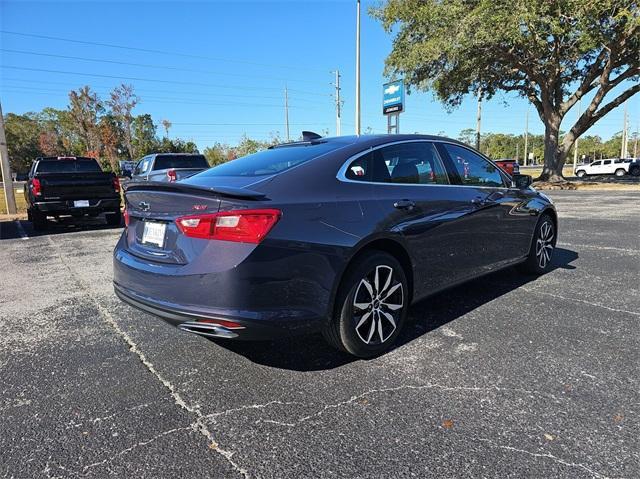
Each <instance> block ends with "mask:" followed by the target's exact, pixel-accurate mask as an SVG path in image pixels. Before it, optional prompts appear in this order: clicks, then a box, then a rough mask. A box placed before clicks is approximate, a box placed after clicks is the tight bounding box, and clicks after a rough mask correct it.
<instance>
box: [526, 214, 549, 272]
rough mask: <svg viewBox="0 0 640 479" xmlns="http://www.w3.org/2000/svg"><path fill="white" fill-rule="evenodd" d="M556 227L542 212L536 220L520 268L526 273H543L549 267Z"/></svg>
mask: <svg viewBox="0 0 640 479" xmlns="http://www.w3.org/2000/svg"><path fill="white" fill-rule="evenodd" d="M556 241H557V235H556V227H555V223H554V222H553V219H552V218H551V216H550V215H548V214H543V215H542V216H541V217H540V219H539V220H538V224H537V225H536V229H535V231H534V233H533V240H532V241H531V248H530V250H529V255H528V256H527V259H526V261H525V262H524V263H522V264H521V265H520V270H521V271H522V272H523V273H528V274H538V275H540V274H544V273H546V272H548V271H549V269H551V259H552V257H553V252H554V250H555V248H556Z"/></svg>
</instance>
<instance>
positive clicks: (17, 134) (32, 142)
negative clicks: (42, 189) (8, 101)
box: [4, 113, 40, 171]
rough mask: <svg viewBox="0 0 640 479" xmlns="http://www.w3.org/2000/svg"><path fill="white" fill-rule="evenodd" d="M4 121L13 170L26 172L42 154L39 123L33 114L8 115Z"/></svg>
mask: <svg viewBox="0 0 640 479" xmlns="http://www.w3.org/2000/svg"><path fill="white" fill-rule="evenodd" d="M4 121H5V134H6V137H7V149H8V150H9V160H10V164H11V169H12V170H13V171H26V170H28V169H29V167H30V166H31V162H32V161H33V158H35V157H36V156H38V154H39V152H40V149H39V130H38V121H37V119H36V118H35V115H34V114H32V113H27V114H26V115H15V114H13V113H8V114H6V115H5V118H4Z"/></svg>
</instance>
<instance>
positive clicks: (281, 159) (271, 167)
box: [197, 142, 345, 177]
mask: <svg viewBox="0 0 640 479" xmlns="http://www.w3.org/2000/svg"><path fill="white" fill-rule="evenodd" d="M343 146H345V145H344V144H336V143H328V142H322V143H312V144H308V143H307V144H299V145H295V146H281V147H278V148H273V149H270V150H264V151H259V152H258V153H254V154H252V155H247V156H243V157H242V158H238V159H237V160H233V161H229V162H228V163H223V164H221V165H218V166H215V167H213V168H211V169H209V170H207V171H204V172H202V173H200V174H198V175H197V176H199V177H204V176H266V175H275V174H277V173H280V172H282V171H285V170H288V169H289V168H292V167H294V166H296V165H300V164H302V163H304V162H306V161H309V160H312V159H313V158H317V157H318V156H321V155H324V154H325V153H329V152H330V151H333V150H336V149H338V148H341V147H343Z"/></svg>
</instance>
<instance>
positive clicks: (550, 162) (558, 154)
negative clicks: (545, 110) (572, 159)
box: [538, 116, 568, 183]
mask: <svg viewBox="0 0 640 479" xmlns="http://www.w3.org/2000/svg"><path fill="white" fill-rule="evenodd" d="M560 121H561V119H560V118H558V117H557V116H553V117H552V118H549V119H547V121H546V125H545V129H544V166H543V167H542V173H541V174H540V177H539V178H538V180H539V181H550V182H553V183H557V182H563V181H565V179H564V177H563V176H562V167H563V166H564V162H565V160H566V158H567V151H568V150H566V151H565V148H564V145H561V144H560Z"/></svg>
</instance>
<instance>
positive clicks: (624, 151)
mask: <svg viewBox="0 0 640 479" xmlns="http://www.w3.org/2000/svg"><path fill="white" fill-rule="evenodd" d="M627 128H628V127H627V103H626V102H625V104H624V119H623V120H622V145H621V146H620V158H626V157H627V151H628V150H627V146H628V145H627Z"/></svg>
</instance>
